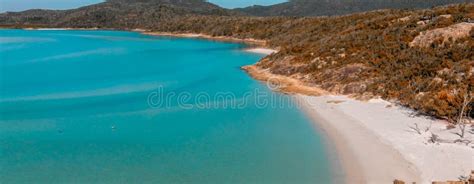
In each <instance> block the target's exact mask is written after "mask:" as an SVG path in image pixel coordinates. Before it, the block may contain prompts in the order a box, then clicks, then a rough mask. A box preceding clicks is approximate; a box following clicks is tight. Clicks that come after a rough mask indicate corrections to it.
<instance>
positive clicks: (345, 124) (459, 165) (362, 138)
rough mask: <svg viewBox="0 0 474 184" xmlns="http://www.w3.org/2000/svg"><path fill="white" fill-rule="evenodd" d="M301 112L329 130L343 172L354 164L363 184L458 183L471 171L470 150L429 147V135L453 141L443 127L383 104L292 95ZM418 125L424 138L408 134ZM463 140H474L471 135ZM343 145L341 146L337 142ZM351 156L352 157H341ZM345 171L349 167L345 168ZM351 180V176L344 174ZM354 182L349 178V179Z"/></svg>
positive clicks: (460, 146)
mask: <svg viewBox="0 0 474 184" xmlns="http://www.w3.org/2000/svg"><path fill="white" fill-rule="evenodd" d="M295 98H296V99H297V101H298V102H299V104H300V106H301V107H302V108H303V110H304V111H305V112H306V113H307V114H308V115H309V116H310V117H311V118H312V119H313V120H314V122H315V123H316V124H317V125H318V126H319V127H321V128H323V129H325V130H327V131H329V136H330V139H331V140H333V141H334V143H335V144H336V149H337V151H338V152H337V153H338V154H340V157H341V159H342V163H343V166H345V167H346V171H347V170H349V171H351V170H352V168H350V166H351V165H348V164H347V163H348V162H347V160H350V162H352V161H356V162H355V163H356V164H357V163H359V165H358V166H357V165H355V167H358V168H360V169H361V173H360V174H362V176H363V177H364V178H365V179H366V181H367V183H390V182H392V181H393V180H394V179H401V180H404V181H406V182H415V181H416V182H417V183H431V182H432V181H453V180H454V181H456V180H458V178H459V177H460V176H467V177H468V178H469V173H470V172H471V170H472V169H473V168H474V160H473V156H472V155H474V149H473V148H472V147H471V146H472V144H471V145H470V146H468V145H465V144H462V143H430V141H429V139H430V137H431V134H436V135H438V136H439V137H440V138H442V139H445V140H456V139H457V137H456V135H454V133H453V132H456V131H459V130H458V129H452V130H446V123H445V122H443V121H442V120H433V119H429V118H427V117H412V116H411V115H410V114H411V113H412V110H409V109H406V108H403V107H400V106H397V105H396V104H393V103H391V102H387V101H384V100H381V99H373V100H369V101H367V102H363V101H358V100H354V99H351V98H349V97H345V96H332V95H325V96H319V97H314V96H304V95H295ZM415 124H418V126H419V127H421V129H422V134H421V135H420V134H418V133H417V132H415V131H411V128H410V127H413V126H415ZM467 139H470V140H471V141H472V140H473V137H472V134H471V135H469V137H467ZM341 140H342V141H343V142H342V143H341V142H339V141H341ZM345 151H349V152H351V153H352V154H351V155H344V154H345ZM348 167H349V168H348ZM347 174H348V178H349V179H351V177H352V175H353V174H351V173H350V172H349V173H347ZM351 181H352V179H351ZM349 183H352V182H349Z"/></svg>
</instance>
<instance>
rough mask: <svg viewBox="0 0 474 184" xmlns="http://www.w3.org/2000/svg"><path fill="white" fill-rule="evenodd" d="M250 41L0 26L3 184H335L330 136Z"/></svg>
mask: <svg viewBox="0 0 474 184" xmlns="http://www.w3.org/2000/svg"><path fill="white" fill-rule="evenodd" d="M244 47H245V45H242V44H235V43H223V42H214V41H207V40H199V39H184V38H180V39H178V38H169V37H153V36H147V35H142V34H139V33H134V32H120V31H61V30H43V31H39V30H37V31H29V30H0V183H171V184H172V183H202V184H208V183H259V184H260V183H272V184H273V183H288V184H295V183H298V184H304V183H332V182H333V181H332V176H333V173H332V170H333V167H332V164H331V163H330V161H328V160H329V156H328V155H329V154H328V151H327V148H326V143H325V141H324V138H323V137H321V136H320V135H319V134H318V131H317V129H316V128H315V127H313V125H312V123H311V122H310V120H309V119H308V118H307V117H305V116H304V114H302V112H300V111H299V110H298V109H297V108H295V106H294V105H295V104H293V102H292V101H291V99H290V98H289V97H287V96H283V95H280V94H277V93H273V92H271V91H270V90H269V89H268V87H267V86H266V85H265V84H264V83H261V82H258V81H256V80H253V79H251V78H250V77H249V76H248V75H247V74H246V73H245V72H243V71H241V70H240V67H241V66H243V65H249V64H253V63H255V62H257V61H258V60H259V59H260V58H262V57H264V56H263V55H258V54H251V53H246V52H243V51H242V48H244Z"/></svg>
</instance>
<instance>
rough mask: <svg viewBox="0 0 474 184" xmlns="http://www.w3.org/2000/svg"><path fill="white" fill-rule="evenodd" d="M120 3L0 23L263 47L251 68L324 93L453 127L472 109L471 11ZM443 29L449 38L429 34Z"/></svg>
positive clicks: (3, 18) (473, 7) (12, 16)
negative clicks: (379, 102) (387, 104)
mask: <svg viewBox="0 0 474 184" xmlns="http://www.w3.org/2000/svg"><path fill="white" fill-rule="evenodd" d="M122 1H124V2H127V0H110V1H107V2H105V3H101V4H97V5H92V6H88V7H84V8H79V9H75V10H66V11H54V12H51V11H45V10H31V11H28V12H22V13H5V14H1V15H0V24H1V25H3V27H68V28H103V29H126V30H130V29H146V30H149V31H153V32H168V33H195V34H206V35H211V36H225V37H232V38H239V39H258V40H265V41H266V43H267V44H266V46H268V47H272V48H275V49H277V50H279V52H278V53H275V54H272V55H270V56H267V57H266V58H264V59H262V60H261V61H260V62H258V63H257V64H256V66H257V67H258V68H259V69H262V70H268V71H270V72H271V73H273V74H278V75H284V76H289V77H291V78H294V79H297V80H299V81H302V82H304V83H305V84H306V85H308V86H312V87H317V88H322V89H324V90H327V91H330V92H333V93H338V94H347V95H356V96H359V97H373V96H380V97H382V98H384V99H388V100H394V101H398V102H399V103H400V104H402V105H405V106H407V107H410V108H413V109H416V110H418V112H420V113H423V114H427V115H431V116H435V117H438V118H445V119H448V120H450V121H451V122H452V123H456V122H459V121H458V119H459V116H460V115H463V114H465V113H466V112H467V115H466V116H467V117H474V111H472V109H473V108H474V104H473V103H472V102H469V103H468V104H467V105H464V104H465V103H464V99H465V98H467V96H472V95H473V90H474V22H473V21H474V3H463V4H457V5H450V6H441V7H435V8H432V9H424V10H394V9H392V10H377V11H371V12H364V13H356V14H351V15H344V16H333V17H254V16H245V12H239V11H237V10H225V9H222V8H219V7H214V6H212V5H210V4H209V3H205V2H203V1H199V0H195V1H173V2H174V3H169V1H163V2H168V3H163V2H161V1H151V2H152V4H151V5H153V6H151V5H150V2H149V1H150V0H148V1H143V2H141V1H138V2H136V3H123V2H122ZM180 3H181V4H180ZM194 7H196V8H194ZM198 7H202V8H198ZM443 28H449V30H450V31H449V33H450V34H449V33H448V34H437V33H436V34H434V33H433V32H430V31H433V30H439V29H443ZM465 30H468V31H467V32H466V31H465ZM441 31H442V30H441ZM431 33H432V34H431ZM429 34H431V35H432V36H430V37H426V38H424V37H420V36H423V35H429ZM455 35H464V36H455ZM463 106H465V108H462V107H463ZM461 109H464V110H461ZM461 111H464V112H461Z"/></svg>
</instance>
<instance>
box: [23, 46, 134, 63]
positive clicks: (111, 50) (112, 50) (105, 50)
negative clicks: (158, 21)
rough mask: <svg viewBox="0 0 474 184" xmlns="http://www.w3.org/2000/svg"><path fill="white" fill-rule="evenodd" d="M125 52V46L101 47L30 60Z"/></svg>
mask: <svg viewBox="0 0 474 184" xmlns="http://www.w3.org/2000/svg"><path fill="white" fill-rule="evenodd" d="M124 52H125V49H124V48H101V49H95V50H87V51H81V52H73V53H68V54H61V55H56V56H50V57H45V58H39V59H33V60H30V61H29V62H45V61H52V60H61V59H71V58H78V57H83V56H90V55H109V54H121V53H124Z"/></svg>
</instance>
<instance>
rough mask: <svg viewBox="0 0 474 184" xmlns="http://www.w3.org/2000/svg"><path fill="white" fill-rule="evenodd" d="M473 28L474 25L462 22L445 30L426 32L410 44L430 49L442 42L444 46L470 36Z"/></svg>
mask: <svg viewBox="0 0 474 184" xmlns="http://www.w3.org/2000/svg"><path fill="white" fill-rule="evenodd" d="M473 28H474V23H468V22H462V23H458V24H454V25H451V26H448V27H445V28H437V29H433V30H428V31H424V32H421V33H420V35H418V36H417V37H415V39H414V40H413V41H412V42H411V43H410V46H411V47H429V46H431V44H433V43H435V42H441V44H443V43H445V42H448V41H451V42H452V41H456V40H458V39H460V38H466V37H468V36H470V32H471V30H472V29H473Z"/></svg>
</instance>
